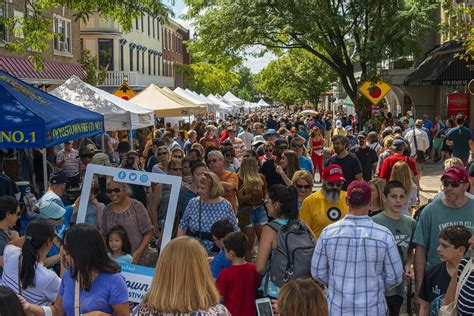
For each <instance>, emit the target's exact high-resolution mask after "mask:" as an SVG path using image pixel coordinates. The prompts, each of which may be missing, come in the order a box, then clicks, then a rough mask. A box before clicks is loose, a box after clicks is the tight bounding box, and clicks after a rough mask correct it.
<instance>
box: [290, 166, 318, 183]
mask: <svg viewBox="0 0 474 316" xmlns="http://www.w3.org/2000/svg"><path fill="white" fill-rule="evenodd" d="M298 180H305V181H306V182H308V184H313V177H312V176H311V174H310V173H309V172H308V171H306V170H298V171H296V172H295V174H294V175H293V178H292V179H291V182H292V183H293V185H296V181H298Z"/></svg>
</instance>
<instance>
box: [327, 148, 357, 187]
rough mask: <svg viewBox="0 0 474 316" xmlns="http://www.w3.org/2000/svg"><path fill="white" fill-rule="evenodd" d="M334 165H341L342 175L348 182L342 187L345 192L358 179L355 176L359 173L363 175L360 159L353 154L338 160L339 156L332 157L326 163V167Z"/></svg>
mask: <svg viewBox="0 0 474 316" xmlns="http://www.w3.org/2000/svg"><path fill="white" fill-rule="evenodd" d="M332 164H336V165H339V166H341V168H342V173H343V174H344V178H345V179H346V182H344V185H343V186H342V190H344V191H346V190H347V186H348V185H349V183H351V182H352V181H354V180H355V179H356V178H355V176H356V175H357V174H359V173H362V167H361V166H360V161H359V159H357V157H356V156H355V155H354V154H351V153H349V154H348V155H347V156H346V157H344V158H342V159H340V158H338V157H337V155H334V156H332V157H331V158H329V159H328V160H327V161H326V164H325V165H324V167H327V166H329V165H332Z"/></svg>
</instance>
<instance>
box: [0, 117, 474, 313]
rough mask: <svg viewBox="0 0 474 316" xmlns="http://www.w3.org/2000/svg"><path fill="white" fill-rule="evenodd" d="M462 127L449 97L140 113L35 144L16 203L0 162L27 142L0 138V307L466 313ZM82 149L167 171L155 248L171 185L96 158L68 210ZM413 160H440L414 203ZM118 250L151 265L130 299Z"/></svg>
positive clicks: (473, 173)
mask: <svg viewBox="0 0 474 316" xmlns="http://www.w3.org/2000/svg"><path fill="white" fill-rule="evenodd" d="M303 113H304V112H303ZM466 126H468V125H467V121H466V118H465V117H463V115H461V114H459V115H458V116H456V117H454V118H448V119H446V120H443V119H442V118H441V117H438V116H437V117H435V118H430V117H429V116H428V115H426V114H425V115H423V116H422V118H417V117H414V116H413V114H412V113H411V112H410V111H408V112H407V113H405V114H404V116H402V115H399V116H392V115H391V113H386V114H384V116H383V117H382V120H380V119H379V120H375V119H373V120H369V121H368V122H367V123H366V124H364V125H363V126H359V124H358V122H356V120H355V118H354V117H353V116H352V115H346V114H344V113H334V114H333V113H332V112H327V113H326V112H311V113H310V114H301V113H300V111H298V110H297V111H291V110H285V109H269V110H259V111H256V112H253V113H249V114H239V115H236V116H229V117H226V119H225V120H223V119H219V120H216V121H212V120H205V119H202V118H197V119H196V120H195V121H193V122H192V123H186V124H184V126H181V129H180V130H178V128H177V127H176V126H171V124H168V123H167V124H157V125H156V126H155V128H154V129H153V130H152V129H150V130H140V131H137V132H136V134H135V135H133V136H134V137H133V138H132V139H134V140H135V143H134V144H133V146H131V144H130V143H129V141H128V139H129V138H127V135H126V134H120V133H119V134H117V133H108V134H105V137H104V140H103V141H101V137H97V138H92V139H79V140H76V141H74V142H72V141H71V142H66V143H65V144H63V145H61V146H57V148H51V149H50V150H49V151H48V161H49V165H50V169H51V172H52V173H51V175H50V176H49V187H48V188H45V189H46V190H45V191H46V193H45V194H44V195H42V196H39V195H34V194H30V195H29V196H28V197H27V200H28V202H29V203H26V204H28V205H29V206H28V205H27V206H25V203H23V202H22V201H20V202H21V203H20V204H22V205H21V208H20V206H19V202H18V200H19V197H20V192H19V190H18V187H17V186H16V185H15V182H13V181H12V180H11V178H10V177H9V176H7V175H6V173H5V172H3V170H4V168H3V166H4V161H6V160H7V159H8V158H9V157H10V156H11V155H17V159H18V163H19V164H20V163H22V164H23V167H24V169H26V168H28V165H32V166H36V165H37V163H38V161H39V163H40V164H41V157H39V158H38V152H36V153H33V154H32V155H31V153H29V154H30V155H31V157H32V158H28V153H25V152H22V151H15V152H13V151H6V150H4V151H1V152H0V171H1V172H0V228H1V229H0V255H1V256H0V275H1V285H2V286H1V287H0V314H1V315H2V316H3V315H15V316H16V315H109V314H113V315H130V314H136V315H193V316H205V315H236V316H239V315H242V316H253V315H256V314H257V310H258V312H259V315H264V316H266V315H272V314H271V313H272V312H273V314H274V315H283V316H286V315H399V313H400V311H401V309H403V310H407V311H408V310H411V311H413V312H415V313H417V314H418V315H455V313H456V312H457V315H474V272H473V266H474V265H473V260H474V259H473V258H472V252H471V250H472V248H473V247H474V237H472V227H473V222H474V198H473V194H474V163H473V162H472V161H473V160H474V159H473V158H474V143H472V141H471V140H472V139H473V137H474V136H473V133H472V131H471V130H470V129H469V128H468V127H466ZM132 148H133V149H134V150H132ZM25 155H26V157H27V158H25V157H23V156H25ZM22 158H23V159H22ZM25 159H27V160H28V159H30V161H27V162H24V160H25ZM89 164H97V165H103V166H116V167H120V168H126V169H134V170H142V171H147V172H152V173H158V174H166V175H172V176H180V177H182V184H181V187H180V191H179V200H178V202H177V210H176V219H175V222H174V227H173V230H172V232H173V233H172V237H173V238H172V240H171V242H169V243H168V245H167V246H166V247H165V248H164V249H163V250H162V251H161V249H160V244H161V238H162V232H163V225H164V223H165V219H166V216H167V210H168V203H170V192H171V185H168V184H163V183H157V184H154V185H152V186H150V187H144V186H139V185H127V184H126V183H122V182H115V181H114V180H113V179H111V178H107V177H106V176H102V175H97V176H95V177H94V181H93V184H92V187H91V192H90V198H89V200H88V205H87V213H86V219H85V223H75V222H76V218H77V213H78V209H79V198H78V196H77V195H78V193H79V192H80V191H79V190H80V189H79V188H80V187H81V185H82V180H83V177H84V172H85V169H86V167H87V165H89ZM427 164H440V166H443V167H444V172H443V173H442V176H441V177H440V178H439V192H438V193H437V194H436V196H435V197H434V199H433V200H432V201H431V202H430V203H428V204H426V205H420V177H421V175H422V173H423V171H424V168H426V167H427ZM30 167H31V166H30ZM24 169H21V172H22V173H26V170H24ZM37 169H40V168H37V167H34V168H33V169H32V170H33V172H38V171H37ZM36 177H37V179H38V178H40V177H41V174H37V175H36ZM39 182H41V181H39ZM315 184H317V185H315ZM436 185H438V184H436ZM313 189H315V190H314V192H313ZM33 191H34V189H33ZM33 193H34V192H33ZM75 193H76V194H75ZM31 204H34V205H33V206H32V205H31ZM158 254H160V255H159V257H158ZM122 264H139V265H144V266H148V267H154V268H156V271H155V274H154V276H153V281H152V283H151V285H150V287H149V291H148V292H147V293H146V295H144V296H143V299H142V302H141V303H139V304H133V303H131V302H129V297H128V292H127V284H126V282H125V280H124V278H123V277H122V275H121V274H120V265H122ZM256 302H257V303H256ZM260 303H262V306H260ZM265 304H267V305H266V307H265ZM268 306H270V310H268ZM405 306H406V307H405ZM265 308H267V309H265Z"/></svg>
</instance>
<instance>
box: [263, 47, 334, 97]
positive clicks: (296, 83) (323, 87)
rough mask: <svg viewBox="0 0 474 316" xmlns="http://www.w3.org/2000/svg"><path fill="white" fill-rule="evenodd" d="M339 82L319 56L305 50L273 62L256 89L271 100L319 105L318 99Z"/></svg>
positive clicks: (264, 70)
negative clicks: (335, 82) (308, 102)
mask: <svg viewBox="0 0 474 316" xmlns="http://www.w3.org/2000/svg"><path fill="white" fill-rule="evenodd" d="M336 78H337V75H336V74H335V72H334V71H333V70H332V69H331V68H329V66H328V65H326V64H325V63H323V62H322V61H321V60H319V59H318V58H317V57H316V56H314V55H313V54H311V53H309V52H308V51H305V50H302V49H295V50H290V51H289V52H288V54H286V55H284V56H281V57H280V58H278V59H277V60H274V61H271V62H270V63H269V64H268V66H267V67H266V68H265V69H263V70H262V71H261V72H260V73H259V74H258V81H257V82H258V83H257V87H258V88H259V89H260V90H261V91H262V92H263V94H265V96H267V97H269V98H271V99H272V100H273V101H279V102H282V103H286V104H292V103H294V102H299V103H304V102H305V101H306V100H309V101H311V102H312V103H314V104H317V102H318V99H319V97H320V96H321V95H322V94H323V93H324V92H326V91H327V90H328V89H329V86H330V84H331V82H334V81H335V80H336Z"/></svg>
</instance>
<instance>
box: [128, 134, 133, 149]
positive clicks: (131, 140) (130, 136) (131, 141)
mask: <svg viewBox="0 0 474 316" xmlns="http://www.w3.org/2000/svg"><path fill="white" fill-rule="evenodd" d="M129 139H130V149H131V150H133V134H132V130H131V129H130V135H129Z"/></svg>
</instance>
